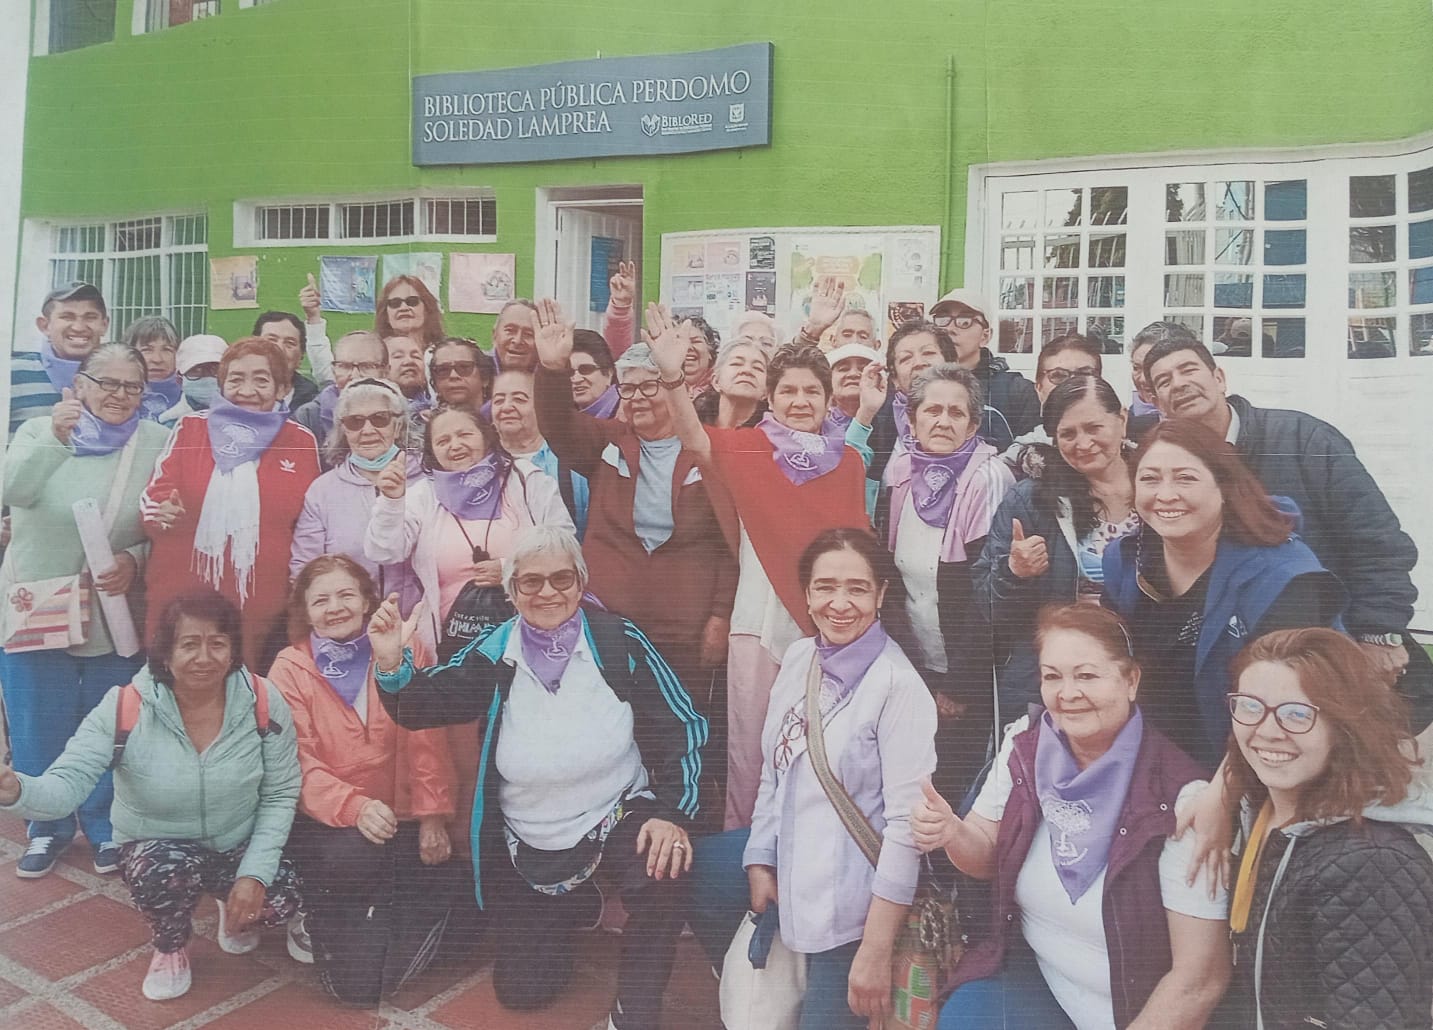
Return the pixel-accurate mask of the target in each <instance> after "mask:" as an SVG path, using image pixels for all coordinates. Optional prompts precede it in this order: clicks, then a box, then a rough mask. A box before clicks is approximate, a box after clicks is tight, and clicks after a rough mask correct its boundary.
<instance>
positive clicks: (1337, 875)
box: [1231, 820, 1433, 1030]
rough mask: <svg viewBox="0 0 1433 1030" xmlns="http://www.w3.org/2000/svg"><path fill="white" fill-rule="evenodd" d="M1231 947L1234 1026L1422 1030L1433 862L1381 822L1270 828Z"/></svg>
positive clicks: (1432, 995) (1431, 986)
mask: <svg viewBox="0 0 1433 1030" xmlns="http://www.w3.org/2000/svg"><path fill="white" fill-rule="evenodd" d="M1286 858H1287V861H1286ZM1271 891H1272V893H1273V899H1272V901H1270V893H1271ZM1266 908H1267V911H1266ZM1261 938H1262V951H1261V950H1260V942H1261ZM1234 943H1235V959H1234V961H1235V965H1234V986H1233V988H1232V991H1233V992H1234V996H1233V998H1232V999H1231V1001H1232V1002H1233V1004H1234V1005H1235V1006H1237V1012H1238V1017H1239V1021H1238V1025H1239V1026H1241V1027H1249V1028H1250V1030H1253V1028H1255V1027H1258V1026H1260V1024H1259V1022H1258V1017H1259V1015H1262V1016H1263V1023H1262V1027H1263V1030H1286V1028H1287V1030H1293V1028H1295V1027H1297V1028H1300V1030H1307V1028H1308V1027H1338V1028H1339V1030H1354V1028H1357V1030H1367V1028H1375V1027H1376V1028H1380V1030H1419V1028H1421V1030H1427V1028H1428V1026H1429V1025H1430V1015H1429V1013H1430V1007H1431V1006H1433V859H1430V858H1429V857H1428V853H1427V852H1426V851H1424V850H1423V848H1422V846H1420V845H1419V843H1418V842H1417V841H1416V840H1414V838H1413V835H1412V834H1410V833H1409V832H1408V831H1407V830H1405V829H1403V828H1402V827H1399V826H1395V825H1390V824H1387V823H1376V822H1372V821H1369V820H1365V821H1364V823H1363V825H1362V826H1355V825H1354V824H1353V823H1352V822H1343V823H1336V824H1333V825H1325V826H1321V827H1313V826H1310V825H1309V824H1304V826H1303V828H1302V831H1301V830H1300V829H1299V828H1291V829H1290V830H1289V831H1277V830H1276V831H1275V832H1274V833H1273V834H1272V835H1271V836H1270V838H1269V840H1268V843H1267V844H1265V846H1264V851H1263V854H1261V855H1260V856H1259V872H1258V881H1257V883H1256V886H1255V889H1254V900H1253V905H1252V907H1251V909H1250V914H1249V925H1248V928H1247V929H1246V931H1245V932H1244V933H1242V934H1236V935H1235V936H1234ZM1261 971H1262V972H1261ZM1256 984H1257V986H1256Z"/></svg>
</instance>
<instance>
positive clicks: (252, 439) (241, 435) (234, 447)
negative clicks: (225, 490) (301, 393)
mask: <svg viewBox="0 0 1433 1030" xmlns="http://www.w3.org/2000/svg"><path fill="white" fill-rule="evenodd" d="M288 420H289V413H288V412H287V411H285V410H284V409H283V408H282V407H277V406H276V407H275V408H274V410H273V411H254V410H253V409H251V408H241V407H239V406H238V405H237V404H231V403H230V402H229V401H228V400H226V399H225V398H223V397H216V398H214V403H213V404H212V405H211V406H210V408H209V415H208V417H207V419H205V421H206V422H207V423H208V425H209V449H210V450H211V451H213V452H214V464H215V465H217V466H218V467H219V471H220V472H232V471H233V470H234V469H236V468H238V467H239V466H240V465H242V464H244V463H245V462H246V461H258V460H259V455H261V454H263V453H264V452H265V451H266V450H268V449H269V444H271V443H273V442H274V437H276V436H278V435H279V430H280V429H282V428H284V423H285V422H287V421H288Z"/></svg>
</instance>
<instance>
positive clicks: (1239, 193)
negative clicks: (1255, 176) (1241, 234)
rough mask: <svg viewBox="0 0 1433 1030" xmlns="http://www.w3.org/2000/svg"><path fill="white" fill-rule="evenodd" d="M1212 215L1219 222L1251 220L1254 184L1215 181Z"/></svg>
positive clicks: (1252, 216)
mask: <svg viewBox="0 0 1433 1030" xmlns="http://www.w3.org/2000/svg"><path fill="white" fill-rule="evenodd" d="M1214 196H1215V198H1216V201H1215V208H1214V217H1215V218H1216V219H1218V220H1219V221H1221V222H1231V221H1233V222H1252V221H1253V220H1254V216H1255V214H1256V212H1255V210H1254V184H1253V183H1252V182H1216V183H1215V184H1214Z"/></svg>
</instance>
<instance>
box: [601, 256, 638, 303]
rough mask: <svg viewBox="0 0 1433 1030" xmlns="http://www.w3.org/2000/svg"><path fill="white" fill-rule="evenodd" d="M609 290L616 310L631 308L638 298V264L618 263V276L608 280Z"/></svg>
mask: <svg viewBox="0 0 1433 1030" xmlns="http://www.w3.org/2000/svg"><path fill="white" fill-rule="evenodd" d="M607 288H608V290H609V291H610V293H609V298H610V300H611V303H612V306H613V307H614V308H630V307H631V306H632V301H633V300H634V299H636V296H637V263H636V262H635V261H619V262H617V274H616V275H614V276H612V278H611V279H609V280H608V282H607Z"/></svg>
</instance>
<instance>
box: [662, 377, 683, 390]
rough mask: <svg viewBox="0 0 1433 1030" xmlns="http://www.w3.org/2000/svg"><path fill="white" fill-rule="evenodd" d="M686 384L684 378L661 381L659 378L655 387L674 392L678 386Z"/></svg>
mask: <svg viewBox="0 0 1433 1030" xmlns="http://www.w3.org/2000/svg"><path fill="white" fill-rule="evenodd" d="M686 382H687V380H686V378H685V377H684V376H677V378H675V379H662V378H661V377H658V379H657V385H658V386H660V387H661V388H662V389H663V390H675V389H677V388H678V387H680V386H684V385H686Z"/></svg>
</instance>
